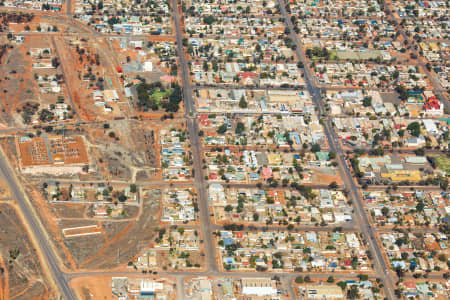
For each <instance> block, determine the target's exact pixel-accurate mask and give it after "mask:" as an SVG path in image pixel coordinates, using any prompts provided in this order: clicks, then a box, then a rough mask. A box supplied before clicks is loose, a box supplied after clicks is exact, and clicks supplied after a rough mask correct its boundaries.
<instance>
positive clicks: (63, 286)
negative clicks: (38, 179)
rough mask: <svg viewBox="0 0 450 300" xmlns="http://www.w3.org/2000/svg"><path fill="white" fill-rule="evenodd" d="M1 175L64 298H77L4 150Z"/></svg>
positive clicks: (1, 160) (0, 153) (0, 155)
mask: <svg viewBox="0 0 450 300" xmlns="http://www.w3.org/2000/svg"><path fill="white" fill-rule="evenodd" d="M0 176H2V177H3V178H4V179H5V181H6V182H7V183H8V185H9V188H10V190H11V195H12V196H13V197H14V199H16V201H17V203H18V204H19V207H20V209H21V211H22V213H23V215H24V217H25V219H26V220H25V222H28V225H29V228H30V229H31V232H30V234H32V235H33V237H34V240H35V241H36V242H37V245H36V247H39V248H40V250H41V252H42V254H43V256H44V257H43V258H44V260H45V261H43V262H41V263H42V264H46V265H47V266H48V268H49V271H50V272H51V274H50V275H52V276H53V280H54V282H55V283H56V285H57V287H58V288H59V290H60V293H61V296H62V297H63V299H64V300H75V299H76V297H75V295H74V293H73V291H72V290H71V288H70V287H69V284H68V282H67V280H66V277H65V274H64V273H63V272H62V271H61V269H60V267H59V263H58V259H57V257H56V254H55V252H54V251H53V249H52V247H51V245H50V242H49V240H48V236H47V235H46V234H45V233H44V229H43V228H42V226H41V224H40V222H39V219H38V217H37V216H36V214H35V213H34V210H33V208H32V207H31V203H30V202H29V200H28V198H27V196H26V195H25V191H24V190H23V188H22V185H21V184H20V183H19V181H18V179H17V177H16V176H15V172H14V170H12V168H11V167H10V165H9V163H8V161H7V158H6V157H5V154H4V152H3V151H2V150H0Z"/></svg>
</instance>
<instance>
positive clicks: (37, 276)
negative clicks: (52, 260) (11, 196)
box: [0, 204, 54, 300]
mask: <svg viewBox="0 0 450 300" xmlns="http://www.w3.org/2000/svg"><path fill="white" fill-rule="evenodd" d="M37 257H38V256H37V253H36V250H35V249H34V248H33V246H32V244H31V242H30V241H29V237H28V235H27V233H26V231H25V229H24V227H23V225H22V222H21V220H20V219H19V217H18V215H17V214H16V211H15V209H14V208H13V207H12V206H10V205H7V204H0V272H1V277H0V298H1V299H17V300H19V299H23V300H28V299H50V298H51V296H52V295H53V292H52V291H51V289H50V286H49V284H48V282H47V279H46V278H45V276H44V275H43V273H42V266H41V265H40V262H39V260H38V258H37ZM53 296H54V295H53Z"/></svg>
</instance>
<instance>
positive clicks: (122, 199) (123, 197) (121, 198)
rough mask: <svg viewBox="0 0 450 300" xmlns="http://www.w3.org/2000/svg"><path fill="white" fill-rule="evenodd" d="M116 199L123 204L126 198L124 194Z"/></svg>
mask: <svg viewBox="0 0 450 300" xmlns="http://www.w3.org/2000/svg"><path fill="white" fill-rule="evenodd" d="M118 199H119V201H120V202H125V201H127V196H125V195H124V194H120V196H119V198H118Z"/></svg>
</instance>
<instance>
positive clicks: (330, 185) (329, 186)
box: [328, 181, 338, 190]
mask: <svg viewBox="0 0 450 300" xmlns="http://www.w3.org/2000/svg"><path fill="white" fill-rule="evenodd" d="M328 188H329V189H331V190H335V189H337V188H338V184H337V183H336V181H333V182H332V183H330V184H329V185H328Z"/></svg>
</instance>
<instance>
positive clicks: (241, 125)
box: [235, 122, 245, 135]
mask: <svg viewBox="0 0 450 300" xmlns="http://www.w3.org/2000/svg"><path fill="white" fill-rule="evenodd" d="M244 131H245V125H244V123H242V122H238V123H237V125H236V131H235V132H236V134H237V135H241V134H242V132H244Z"/></svg>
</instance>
